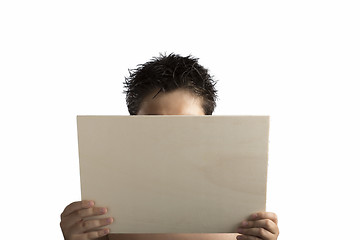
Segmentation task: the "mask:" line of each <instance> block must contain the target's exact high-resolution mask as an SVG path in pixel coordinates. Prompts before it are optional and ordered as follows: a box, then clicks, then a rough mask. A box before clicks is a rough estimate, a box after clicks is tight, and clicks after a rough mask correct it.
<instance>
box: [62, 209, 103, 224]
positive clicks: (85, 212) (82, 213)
mask: <svg viewBox="0 0 360 240" xmlns="http://www.w3.org/2000/svg"><path fill="white" fill-rule="evenodd" d="M105 213H107V209H106V208H103V207H92V208H88V209H82V210H78V211H75V212H73V213H71V214H70V215H68V216H66V217H64V218H63V220H62V222H63V225H64V227H71V226H72V225H74V224H75V223H77V222H80V221H81V220H82V219H83V218H86V217H92V216H99V215H103V214H105Z"/></svg>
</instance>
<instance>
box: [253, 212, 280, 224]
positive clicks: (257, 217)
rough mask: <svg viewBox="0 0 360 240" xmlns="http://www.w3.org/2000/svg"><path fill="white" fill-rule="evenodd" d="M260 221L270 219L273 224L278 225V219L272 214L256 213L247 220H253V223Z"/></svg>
mask: <svg viewBox="0 0 360 240" xmlns="http://www.w3.org/2000/svg"><path fill="white" fill-rule="evenodd" d="M260 219H270V220H272V221H273V222H274V223H276V224H278V217H277V215H276V214H275V213H273V212H257V213H254V214H251V216H250V217H249V220H253V221H254V220H260Z"/></svg>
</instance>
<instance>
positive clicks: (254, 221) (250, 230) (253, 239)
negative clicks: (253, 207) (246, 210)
mask: <svg viewBox="0 0 360 240" xmlns="http://www.w3.org/2000/svg"><path fill="white" fill-rule="evenodd" d="M277 224H278V219H277V216H276V214H275V213H271V212H258V213H254V214H252V215H251V216H250V217H249V219H248V220H247V221H243V222H241V224H240V227H239V229H238V233H241V234H242V235H239V236H237V237H236V239H238V240H243V239H244V240H245V239H246V240H261V239H262V240H276V239H277V237H278V236H279V228H278V226H277Z"/></svg>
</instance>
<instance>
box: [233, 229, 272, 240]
mask: <svg viewBox="0 0 360 240" xmlns="http://www.w3.org/2000/svg"><path fill="white" fill-rule="evenodd" d="M238 232H239V233H241V234H244V235H250V236H254V237H259V238H260V239H263V240H270V239H272V238H273V236H274V234H272V233H271V232H269V231H267V230H265V229H264V228H240V229H239V231H238Z"/></svg>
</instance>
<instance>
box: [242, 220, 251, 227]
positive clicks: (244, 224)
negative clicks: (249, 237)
mask: <svg viewBox="0 0 360 240" xmlns="http://www.w3.org/2000/svg"><path fill="white" fill-rule="evenodd" d="M248 224H249V223H248V222H247V221H243V222H242V223H241V226H243V227H246V226H247V225H248Z"/></svg>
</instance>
